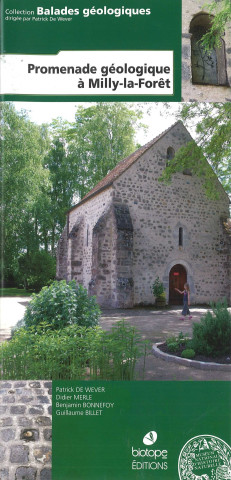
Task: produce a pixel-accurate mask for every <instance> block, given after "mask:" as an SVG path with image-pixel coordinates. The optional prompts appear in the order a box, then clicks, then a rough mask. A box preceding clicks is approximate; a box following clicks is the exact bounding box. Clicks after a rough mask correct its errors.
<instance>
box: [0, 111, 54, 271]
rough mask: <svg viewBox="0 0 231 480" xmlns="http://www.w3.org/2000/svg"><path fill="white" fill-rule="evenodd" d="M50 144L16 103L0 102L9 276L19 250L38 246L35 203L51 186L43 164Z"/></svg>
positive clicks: (4, 238)
mask: <svg viewBox="0 0 231 480" xmlns="http://www.w3.org/2000/svg"><path fill="white" fill-rule="evenodd" d="M46 147H47V144H46V139H45V136H44V131H42V129H41V128H40V127H38V126H36V125H34V124H33V123H32V122H30V121H29V120H28V118H27V115H26V113H25V112H21V113H17V112H16V110H15V108H14V106H13V105H12V104H8V103H2V104H1V151H2V232H1V233H2V235H1V241H2V259H4V266H3V268H4V274H5V277H6V278H10V277H12V276H13V272H14V271H15V269H17V268H16V266H17V259H18V256H19V254H20V252H23V251H24V252H27V253H29V252H31V251H32V250H35V249H38V248H39V231H38V219H37V218H36V205H37V203H38V201H39V196H40V193H41V190H44V191H45V190H46V189H47V188H48V185H49V174H48V172H47V171H46V170H45V169H44V167H43V156H44V151H45V149H46Z"/></svg>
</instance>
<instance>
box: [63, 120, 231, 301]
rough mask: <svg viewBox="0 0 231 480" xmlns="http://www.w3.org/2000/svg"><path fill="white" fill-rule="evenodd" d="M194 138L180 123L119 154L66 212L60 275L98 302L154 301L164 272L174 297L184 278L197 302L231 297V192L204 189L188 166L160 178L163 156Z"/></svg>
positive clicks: (169, 293)
mask: <svg viewBox="0 0 231 480" xmlns="http://www.w3.org/2000/svg"><path fill="white" fill-rule="evenodd" d="M191 140H192V138H191V136H190V134H189V132H188V131H187V130H186V128H185V127H184V125H183V124H182V122H180V121H179V122H177V123H175V124H174V125H173V126H172V127H170V128H169V129H167V130H166V131H165V132H163V133H162V134H161V135H159V136H158V137H156V138H155V139H153V140H152V141H151V142H149V143H147V144H146V145H144V146H143V147H141V148H139V150H137V151H136V152H134V153H133V154H131V155H130V156H129V157H127V158H125V159H124V160H122V161H121V162H120V163H119V164H118V165H117V166H116V167H115V168H114V169H113V170H112V171H111V172H109V173H108V175H107V176H106V177H105V178H104V179H103V180H101V181H100V182H99V183H98V185H96V187H94V188H93V189H92V190H91V191H90V192H89V193H88V194H87V195H86V196H85V197H84V198H83V199H82V200H81V201H80V202H79V203H78V204H77V205H76V206H74V207H72V208H71V209H70V211H69V212H68V214H67V223H66V226H65V228H64V231H63V233H62V235H61V238H60V241H59V245H58V251H57V278H58V279H66V280H67V281H69V280H72V279H75V280H76V282H77V283H80V284H82V285H83V286H84V287H85V288H87V290H88V292H89V294H92V295H96V297H97V300H98V302H99V304H100V305H101V306H104V307H118V308H129V307H133V306H135V305H149V304H153V303H154V300H155V299H154V296H153V294H152V289H151V286H152V284H153V282H154V280H155V279H156V277H159V278H160V280H161V281H162V282H163V284H164V287H165V292H166V297H167V302H168V303H170V304H181V303H182V296H180V297H179V296H177V293H176V291H175V287H177V288H180V289H182V290H183V285H184V283H185V282H186V281H187V282H188V283H189V285H190V290H191V301H192V303H197V304H198V303H199V304H205V303H207V304H208V303H209V302H210V301H211V300H212V301H216V300H219V299H221V298H224V297H226V298H227V300H228V301H229V300H230V298H229V296H230V268H229V259H230V257H229V253H230V249H229V238H228V235H227V233H226V232H225V229H224V221H225V220H226V219H227V217H228V216H229V198H228V195H227V194H226V192H225V191H224V189H223V187H222V185H221V184H220V182H219V181H218V180H217V186H216V188H217V191H218V192H219V199H218V200H211V199H210V198H208V197H207V196H206V195H205V191H204V188H203V186H202V179H201V178H199V177H197V176H196V175H192V174H191V172H190V171H188V170H187V171H184V172H179V173H176V174H174V175H173V177H172V181H171V183H170V184H168V185H165V184H163V183H162V182H160V181H159V177H160V175H161V174H162V171H163V170H164V168H165V167H166V163H167V162H169V161H171V159H172V158H173V157H174V153H175V152H176V151H177V150H178V149H179V148H180V147H181V146H183V145H185V144H187V143H188V142H189V141H191Z"/></svg>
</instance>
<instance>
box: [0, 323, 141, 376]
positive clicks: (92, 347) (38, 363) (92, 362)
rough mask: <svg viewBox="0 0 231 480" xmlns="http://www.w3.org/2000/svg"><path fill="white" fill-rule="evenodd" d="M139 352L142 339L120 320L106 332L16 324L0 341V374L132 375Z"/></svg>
mask: <svg viewBox="0 0 231 480" xmlns="http://www.w3.org/2000/svg"><path fill="white" fill-rule="evenodd" d="M37 333H39V335H38V334H37ZM143 355H144V356H145V355H146V350H145V342H144V341H143V340H142V339H141V335H140V334H138V332H137V331H136V329H135V328H134V327H131V326H129V325H126V324H125V323H124V321H121V322H118V323H117V325H116V326H115V327H114V328H113V329H112V332H110V333H109V332H106V331H104V330H103V329H102V328H101V327H99V326H95V327H92V328H87V327H83V326H78V325H71V326H68V327H65V328H63V329H62V330H51V329H47V326H46V325H40V327H38V328H37V330H36V329H35V327H30V328H29V329H25V328H21V329H19V330H18V331H17V332H16V333H15V334H14V336H13V338H12V340H10V341H9V342H4V343H2V344H1V346H0V358H1V372H2V376H1V379H4V380H9V379H11V380H14V379H17V380H21V379H23V380H26V379H31V380H36V379H44V380H46V379H49V380H58V379H65V380H73V379H83V380H89V379H105V380H132V379H133V378H134V370H135V365H136V362H137V359H138V358H139V357H141V356H143Z"/></svg>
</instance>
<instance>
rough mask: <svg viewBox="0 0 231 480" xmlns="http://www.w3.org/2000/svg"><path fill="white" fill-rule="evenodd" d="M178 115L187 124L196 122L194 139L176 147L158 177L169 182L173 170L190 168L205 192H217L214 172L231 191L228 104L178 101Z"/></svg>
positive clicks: (230, 127)
mask: <svg viewBox="0 0 231 480" xmlns="http://www.w3.org/2000/svg"><path fill="white" fill-rule="evenodd" d="M180 118H181V119H182V120H183V122H184V124H186V125H187V124H188V125H189V126H191V127H192V126H195V123H196V132H197V141H196V142H194V141H191V142H189V143H188V144H187V145H186V146H185V147H182V148H180V149H179V150H178V152H177V153H176V155H175V157H174V159H173V160H172V161H171V162H170V163H169V165H168V166H167V168H166V169H165V171H164V173H163V175H162V177H161V179H160V180H162V181H165V182H169V181H170V180H171V177H172V175H173V174H174V173H175V172H178V171H182V170H185V169H190V170H191V171H192V173H194V174H196V175H198V176H200V177H201V178H202V179H203V184H204V188H205V191H206V193H207V195H209V196H212V197H217V195H218V193H217V190H216V184H215V178H216V176H218V178H219V179H220V181H221V183H222V184H223V186H224V188H225V190H226V191H227V193H231V185H230V175H231V134H230V133H231V104H230V103H203V104H202V103H197V102H192V103H188V104H182V107H181V111H180ZM205 159H206V160H207V161H208V162H206V161H205Z"/></svg>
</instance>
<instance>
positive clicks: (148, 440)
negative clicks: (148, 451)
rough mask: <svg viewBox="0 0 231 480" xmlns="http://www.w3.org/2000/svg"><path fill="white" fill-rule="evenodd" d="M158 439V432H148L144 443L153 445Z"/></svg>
mask: <svg viewBox="0 0 231 480" xmlns="http://www.w3.org/2000/svg"><path fill="white" fill-rule="evenodd" d="M156 440H157V433H156V432H154V431H152V432H149V433H147V434H146V435H145V436H144V438H143V443H144V445H153V443H155V442H156Z"/></svg>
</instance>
